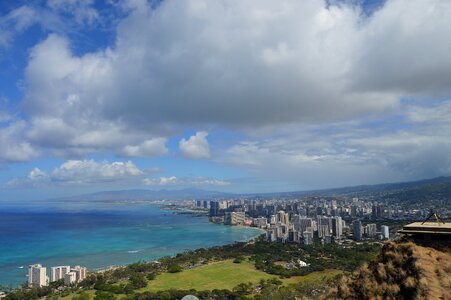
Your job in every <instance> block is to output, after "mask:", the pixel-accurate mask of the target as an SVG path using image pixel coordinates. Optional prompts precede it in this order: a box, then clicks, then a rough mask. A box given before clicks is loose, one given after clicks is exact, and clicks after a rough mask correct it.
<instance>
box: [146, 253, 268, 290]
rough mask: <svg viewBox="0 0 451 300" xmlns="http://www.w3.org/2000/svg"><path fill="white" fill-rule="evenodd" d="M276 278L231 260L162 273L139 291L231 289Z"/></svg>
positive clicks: (245, 262) (249, 264)
mask: <svg viewBox="0 0 451 300" xmlns="http://www.w3.org/2000/svg"><path fill="white" fill-rule="evenodd" d="M270 278H277V277H276V276H274V275H269V274H266V273H264V272H261V271H259V270H257V269H255V267H254V265H253V264H252V263H251V262H249V261H248V260H244V261H243V262H241V263H240V264H235V263H233V262H232V260H224V261H219V262H212V263H209V264H207V265H205V266H200V267H197V268H194V269H191V270H184V271H183V272H180V273H163V274H161V275H158V276H157V278H156V279H155V280H152V281H150V282H149V284H148V286H147V287H146V288H144V289H142V290H141V291H159V290H168V289H184V290H189V289H196V290H213V289H230V290H231V289H233V287H235V286H236V285H238V284H240V283H243V282H244V283H246V282H253V283H257V282H258V281H260V279H270Z"/></svg>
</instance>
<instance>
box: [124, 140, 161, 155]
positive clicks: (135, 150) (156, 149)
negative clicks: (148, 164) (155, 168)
mask: <svg viewBox="0 0 451 300" xmlns="http://www.w3.org/2000/svg"><path fill="white" fill-rule="evenodd" d="M166 141H167V139H165V138H155V139H151V140H147V141H144V142H142V143H141V144H139V145H134V146H132V145H128V146H125V147H124V149H123V152H122V153H123V154H124V155H126V156H128V157H146V156H155V155H163V154H166V153H167V152H168V149H167V148H166Z"/></svg>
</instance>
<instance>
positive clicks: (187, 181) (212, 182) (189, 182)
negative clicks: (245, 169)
mask: <svg viewBox="0 0 451 300" xmlns="http://www.w3.org/2000/svg"><path fill="white" fill-rule="evenodd" d="M143 183H144V184H145V185H150V186H152V185H170V186H226V185H229V184H230V182H228V181H225V180H220V179H214V178H207V177H194V178H182V179H179V178H177V177H176V176H170V177H164V176H162V177H159V178H145V179H143Z"/></svg>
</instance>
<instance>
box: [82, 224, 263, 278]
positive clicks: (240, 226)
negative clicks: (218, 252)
mask: <svg viewBox="0 0 451 300" xmlns="http://www.w3.org/2000/svg"><path fill="white" fill-rule="evenodd" d="M212 224H216V225H222V226H230V227H239V228H252V229H257V230H258V231H260V234H259V235H257V236H254V237H252V238H250V239H248V240H246V241H233V242H231V243H225V244H221V245H216V246H210V247H207V248H212V247H218V246H227V245H233V244H234V243H238V242H245V243H253V242H255V240H256V239H258V238H259V237H260V236H261V235H262V234H265V233H266V231H265V230H264V229H261V228H257V227H250V226H243V225H233V226H232V225H224V224H217V223H212ZM198 249H200V248H195V249H190V250H188V251H195V250H198ZM181 253H183V252H177V253H175V254H173V255H169V256H170V257H176V256H177V255H179V254H181ZM163 257H165V256H162V257H160V258H158V259H153V260H148V261H142V262H144V263H158V262H159V259H161V258H163ZM131 264H134V263H129V264H123V265H113V266H108V267H105V268H98V269H96V270H89V269H88V271H89V273H104V272H108V271H114V270H116V269H121V268H125V267H127V266H129V265H131Z"/></svg>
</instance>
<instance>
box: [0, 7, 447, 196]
mask: <svg viewBox="0 0 451 300" xmlns="http://www.w3.org/2000/svg"><path fill="white" fill-rule="evenodd" d="M450 15H451V1H448V0H428V1H425V0H387V1H377V0H371V1H370V0H366V1H364V0H360V1H359V0H349V1H348V0H341V1H338V0H330V1H325V0H305V1H298V0H286V1H285V0H283V1H274V0H239V1H233V0H232V1H223V0H163V1H157V0H153V1H152V0H150V1H145V0H129V1H127V0H110V1H94V0H47V1H44V0H42V1H38V0H37V1H0V200H1V199H10V198H14V199H38V198H46V197H55V196H61V195H72V194H77V193H78V194H79V193H82V192H92V191H100V190H110V189H127V188H148V189H162V188H186V187H197V188H203V189H213V190H222V191H232V192H268V191H292V190H306V189H317V188H326V187H337V186H345V185H358V184H371V183H381V182H394V181H406V180H414V179H423V178H430V177H436V176H443V175H451V18H450V17H449V16H450Z"/></svg>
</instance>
